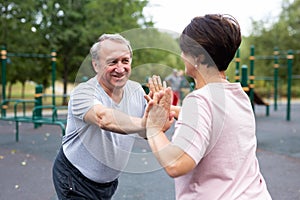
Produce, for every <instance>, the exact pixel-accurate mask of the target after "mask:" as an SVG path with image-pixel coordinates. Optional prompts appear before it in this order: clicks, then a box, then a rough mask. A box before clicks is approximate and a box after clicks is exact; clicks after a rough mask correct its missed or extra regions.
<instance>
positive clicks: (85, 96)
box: [70, 83, 100, 119]
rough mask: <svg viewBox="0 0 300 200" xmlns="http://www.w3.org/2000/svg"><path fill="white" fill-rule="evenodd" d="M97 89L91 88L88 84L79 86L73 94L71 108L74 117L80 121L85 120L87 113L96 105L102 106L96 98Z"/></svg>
mask: <svg viewBox="0 0 300 200" xmlns="http://www.w3.org/2000/svg"><path fill="white" fill-rule="evenodd" d="M95 93H96V91H95V87H91V86H90V85H88V83H82V84H80V85H78V86H77V87H76V88H75V89H74V91H73V92H72V94H71V101H70V104H71V105H70V106H71V109H72V112H73V115H74V116H75V117H77V118H79V119H83V118H84V116H85V114H86V113H87V111H88V110H89V109H90V108H91V107H92V106H93V105H96V104H100V102H99V100H97V99H96V98H95V95H96V94H95Z"/></svg>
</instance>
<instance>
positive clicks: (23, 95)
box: [21, 82, 26, 99]
mask: <svg viewBox="0 0 300 200" xmlns="http://www.w3.org/2000/svg"><path fill="white" fill-rule="evenodd" d="M25 87H26V86H25V82H22V92H21V99H25Z"/></svg>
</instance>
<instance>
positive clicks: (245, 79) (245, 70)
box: [241, 65, 249, 92]
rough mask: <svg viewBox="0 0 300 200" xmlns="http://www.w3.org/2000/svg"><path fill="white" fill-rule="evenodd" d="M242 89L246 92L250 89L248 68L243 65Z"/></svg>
mask: <svg viewBox="0 0 300 200" xmlns="http://www.w3.org/2000/svg"><path fill="white" fill-rule="evenodd" d="M241 84H242V87H243V89H244V91H245V92H248V91H249V87H248V66H247V65H243V66H242V81H241Z"/></svg>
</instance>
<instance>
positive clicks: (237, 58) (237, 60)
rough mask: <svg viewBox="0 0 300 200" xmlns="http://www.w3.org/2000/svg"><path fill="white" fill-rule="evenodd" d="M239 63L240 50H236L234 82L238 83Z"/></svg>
mask: <svg viewBox="0 0 300 200" xmlns="http://www.w3.org/2000/svg"><path fill="white" fill-rule="evenodd" d="M240 62H241V59H240V49H238V50H237V52H236V57H235V82H239V81H240Z"/></svg>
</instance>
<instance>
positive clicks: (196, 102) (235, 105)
mask: <svg viewBox="0 0 300 200" xmlns="http://www.w3.org/2000/svg"><path fill="white" fill-rule="evenodd" d="M175 127H176V129H175V133H174V136H173V139H172V141H173V143H174V144H175V145H177V146H178V147H180V148H181V149H183V150H184V151H185V152H186V153H187V154H188V155H189V156H191V157H192V158H193V160H194V161H195V162H196V164H197V165H196V167H195V168H194V169H193V170H192V171H191V172H189V173H188V174H186V175H183V176H181V177H178V178H176V179H175V188H176V199H180V200H185V199H186V200H191V199H205V200H217V199H226V200H227V199H228V200H234V199H239V200H241V199H258V200H269V199H271V196H270V194H269V192H268V190H267V187H266V183H265V181H264V178H263V176H262V175H261V173H260V169H259V164H258V160H257V157H256V145H257V141H256V136H255V131H256V130H255V118H254V113H253V110H252V106H251V103H250V101H249V97H248V96H247V95H246V93H245V92H244V91H243V89H242V87H241V85H240V83H210V84H207V85H206V86H204V87H203V88H201V89H198V90H195V91H193V92H192V93H191V94H189V95H188V96H187V97H186V98H185V99H184V101H183V105H182V109H181V112H180V115H179V118H178V121H177V123H176V126H175Z"/></svg>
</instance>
